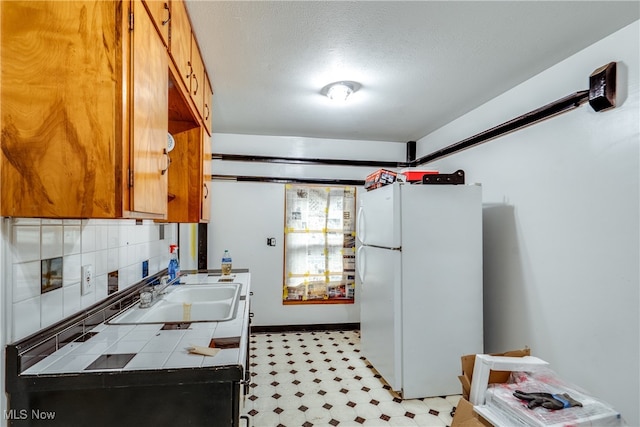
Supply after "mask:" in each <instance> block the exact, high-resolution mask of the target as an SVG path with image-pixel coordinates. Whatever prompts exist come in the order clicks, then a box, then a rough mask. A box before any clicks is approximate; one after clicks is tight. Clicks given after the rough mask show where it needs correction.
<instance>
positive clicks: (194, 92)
mask: <svg viewBox="0 0 640 427" xmlns="http://www.w3.org/2000/svg"><path fill="white" fill-rule="evenodd" d="M191 75H192V76H193V79H194V80H195V81H196V88H195V89H194V90H193V94H194V95H196V94H197V93H198V88H199V87H200V85H199V84H198V76H196V75H195V74H193V72H191Z"/></svg>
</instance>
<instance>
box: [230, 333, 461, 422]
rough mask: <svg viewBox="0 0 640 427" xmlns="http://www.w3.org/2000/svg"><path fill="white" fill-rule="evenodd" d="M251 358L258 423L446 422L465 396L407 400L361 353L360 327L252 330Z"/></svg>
mask: <svg viewBox="0 0 640 427" xmlns="http://www.w3.org/2000/svg"><path fill="white" fill-rule="evenodd" d="M249 363H250V365H251V366H250V369H251V383H250V385H249V392H248V394H247V395H246V398H245V403H244V409H243V413H244V414H246V415H249V418H250V420H251V426H253V427H299V426H300V427H313V426H321V427H332V426H333V427H335V426H355V427H358V426H374V427H375V426H420V427H432V426H433V427H436V426H437V427H444V426H449V425H450V424H451V418H452V415H451V414H452V411H453V410H454V408H455V405H456V404H457V402H458V399H459V398H460V396H459V395H455V396H441V397H430V398H425V399H406V400H402V399H400V398H399V397H398V396H397V395H395V394H394V393H393V392H391V391H390V390H389V386H388V385H387V384H385V383H384V381H383V380H382V379H381V378H380V375H379V374H378V373H377V372H376V371H375V370H373V369H372V367H371V365H369V363H368V361H367V360H366V358H364V357H363V356H362V355H361V354H360V333H359V331H317V332H290V333H260V334H253V335H252V336H251V346H250V362H249Z"/></svg>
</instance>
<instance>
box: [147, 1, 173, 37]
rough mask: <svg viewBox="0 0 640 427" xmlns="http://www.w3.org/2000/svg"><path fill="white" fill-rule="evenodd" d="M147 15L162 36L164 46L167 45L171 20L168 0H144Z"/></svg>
mask: <svg viewBox="0 0 640 427" xmlns="http://www.w3.org/2000/svg"><path fill="white" fill-rule="evenodd" d="M144 4H145V5H146V6H147V10H148V11H149V15H151V18H152V19H153V22H154V24H155V26H156V29H157V30H158V34H160V37H162V42H163V43H164V45H165V46H168V45H169V25H170V24H169V23H170V22H171V11H170V9H169V0H166V1H161V0H144Z"/></svg>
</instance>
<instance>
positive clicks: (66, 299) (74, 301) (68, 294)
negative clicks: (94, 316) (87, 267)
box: [62, 273, 82, 317]
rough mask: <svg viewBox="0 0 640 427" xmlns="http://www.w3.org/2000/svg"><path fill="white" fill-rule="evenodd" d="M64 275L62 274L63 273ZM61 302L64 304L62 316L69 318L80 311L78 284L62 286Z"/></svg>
mask: <svg viewBox="0 0 640 427" xmlns="http://www.w3.org/2000/svg"><path fill="white" fill-rule="evenodd" d="M63 274H64V273H63ZM62 290H63V292H62V293H63V295H62V301H63V303H64V316H65V317H67V316H71V315H72V314H74V313H76V312H78V311H80V309H81V308H82V306H81V305H80V283H76V284H74V285H69V286H63V288H62Z"/></svg>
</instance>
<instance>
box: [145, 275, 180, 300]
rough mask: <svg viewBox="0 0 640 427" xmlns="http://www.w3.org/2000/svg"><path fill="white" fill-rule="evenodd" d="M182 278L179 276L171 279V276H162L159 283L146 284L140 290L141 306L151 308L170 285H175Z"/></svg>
mask: <svg viewBox="0 0 640 427" xmlns="http://www.w3.org/2000/svg"><path fill="white" fill-rule="evenodd" d="M179 280H180V278H179V277H176V278H175V279H173V280H171V281H169V276H162V278H160V284H159V285H152V284H149V285H147V286H145V287H144V288H143V289H142V291H141V292H140V308H149V307H151V306H153V305H154V304H155V303H156V302H158V300H159V299H160V297H161V296H162V295H164V290H165V289H166V288H167V286H169V285H173V284H175V283H177V282H178V281H179Z"/></svg>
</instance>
